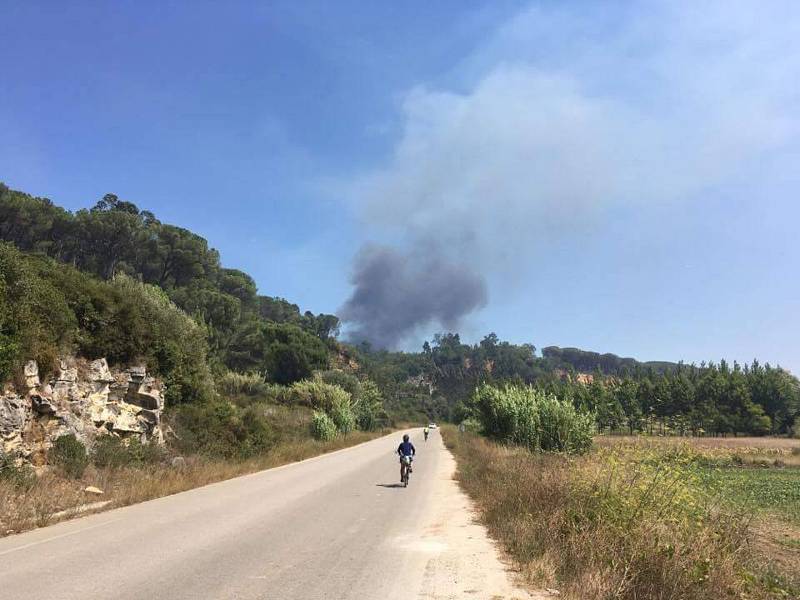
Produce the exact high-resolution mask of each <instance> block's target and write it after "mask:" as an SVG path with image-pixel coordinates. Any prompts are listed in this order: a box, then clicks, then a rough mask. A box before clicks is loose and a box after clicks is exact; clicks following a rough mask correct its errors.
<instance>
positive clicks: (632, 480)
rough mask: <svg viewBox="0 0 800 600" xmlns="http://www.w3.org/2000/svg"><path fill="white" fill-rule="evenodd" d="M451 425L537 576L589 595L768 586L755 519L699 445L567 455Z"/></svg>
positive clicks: (666, 596)
mask: <svg viewBox="0 0 800 600" xmlns="http://www.w3.org/2000/svg"><path fill="white" fill-rule="evenodd" d="M443 436H444V438H445V443H446V444H447V446H448V448H450V449H451V450H452V451H453V453H454V454H455V455H456V458H457V460H458V471H457V477H458V479H459V482H460V483H461V484H462V485H463V486H464V488H465V489H466V491H467V492H468V493H469V494H470V495H471V496H472V497H473V498H474V499H475V500H476V502H477V504H478V506H479V507H480V508H481V519H482V521H483V522H484V523H485V524H486V525H487V527H488V528H489V531H490V533H491V534H492V535H493V536H494V537H495V538H496V539H498V540H499V541H500V542H501V544H503V546H504V549H505V550H506V551H507V552H508V553H509V554H510V555H511V556H512V557H513V558H514V559H515V560H516V561H518V563H519V566H520V571H521V573H523V575H524V576H526V577H527V578H528V579H529V580H530V581H531V582H532V583H533V584H534V585H536V586H537V587H541V586H546V587H555V588H558V589H559V590H560V591H561V594H562V595H563V597H565V598H581V599H587V600H602V599H607V598H619V599H627V600H642V599H653V600H655V599H659V600H679V599H680V600H689V599H692V600H701V599H702V600H705V599H708V598H734V597H739V598H744V597H748V598H750V597H753V598H755V597H762V596H759V595H752V596H751V595H749V594H745V589H746V586H747V583H746V575H745V574H744V573H743V571H744V569H745V568H746V567H747V566H748V562H747V561H748V558H747V554H746V553H747V551H748V550H747V548H748V530H747V528H748V523H749V519H748V517H747V516H746V515H743V514H739V513H738V512H737V511H735V510H733V509H728V507H725V506H724V505H721V503H720V499H719V497H717V496H716V495H715V494H714V493H713V492H712V491H711V490H709V489H708V487H707V485H706V484H705V483H704V481H703V480H702V478H701V477H700V475H699V473H698V470H697V466H696V460H695V457H693V456H692V455H691V453H687V452H675V453H663V452H662V451H660V450H658V449H656V450H644V451H640V450H637V449H635V448H628V447H619V448H611V449H606V448H601V449H599V450H597V451H593V452H590V453H587V454H585V455H582V456H579V457H566V456H564V455H561V454H554V453H546V454H545V453H531V452H528V451H527V450H526V449H524V448H522V447H519V448H513V447H511V448H509V447H507V446H506V447H504V446H501V445H498V444H494V443H491V442H489V441H487V440H486V439H485V438H482V437H480V436H475V435H472V434H469V433H467V434H464V435H458V433H457V432H456V431H455V430H454V429H453V428H449V427H445V428H443ZM781 597H785V596H781Z"/></svg>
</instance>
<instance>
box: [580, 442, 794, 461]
mask: <svg viewBox="0 0 800 600" xmlns="http://www.w3.org/2000/svg"><path fill="white" fill-rule="evenodd" d="M595 444H596V445H598V446H600V447H617V446H620V445H623V446H635V447H644V448H676V447H683V446H689V447H691V448H692V449H694V450H695V451H697V452H698V453H701V454H704V455H705V456H707V457H709V458H715V457H716V458H726V457H728V458H734V457H735V459H736V462H738V463H740V464H749V465H757V466H768V465H775V466H786V467H800V439H793V438H784V437H726V438H722V437H652V436H627V435H626V436H611V435H602V436H597V437H596V438H595ZM776 462H777V465H776V464H775V463H776Z"/></svg>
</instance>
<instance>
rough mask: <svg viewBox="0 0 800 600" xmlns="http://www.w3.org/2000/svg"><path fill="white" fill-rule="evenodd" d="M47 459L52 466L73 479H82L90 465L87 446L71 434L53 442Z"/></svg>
mask: <svg viewBox="0 0 800 600" xmlns="http://www.w3.org/2000/svg"><path fill="white" fill-rule="evenodd" d="M47 458H48V462H49V463H50V464H52V465H54V466H56V467H58V468H59V469H60V470H61V471H62V472H63V473H64V475H66V476H67V477H70V478H72V479H80V478H81V477H82V476H83V472H84V471H85V470H86V467H87V466H88V464H89V457H88V455H87V454H86V446H84V445H83V443H81V441H80V440H78V438H76V437H75V436H74V435H73V434H71V433H70V434H67V435H62V436H61V437H59V438H57V439H56V441H55V442H53V447H52V448H50V452H49V453H48V456H47Z"/></svg>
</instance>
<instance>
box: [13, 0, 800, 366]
mask: <svg viewBox="0 0 800 600" xmlns="http://www.w3.org/2000/svg"><path fill="white" fill-rule="evenodd" d="M0 15H1V16H2V22H3V24H4V27H3V43H2V49H0V74H2V78H3V85H2V93H0V180H2V181H4V182H5V183H6V184H7V185H9V186H10V187H12V188H15V189H21V190H24V191H27V192H29V193H32V194H36V195H42V196H47V197H50V198H51V199H52V200H53V201H54V202H56V203H58V204H61V205H63V206H66V207H68V208H70V209H77V208H81V207H86V206H89V205H91V204H93V203H94V202H95V201H96V200H97V199H99V198H100V197H101V196H102V195H103V194H105V193H108V192H113V193H116V194H117V195H119V196H120V197H121V198H123V199H125V200H130V201H132V202H135V203H136V204H138V205H139V206H140V207H141V208H146V209H149V210H152V211H154V212H155V213H156V214H157V215H158V216H159V218H160V219H161V220H163V221H166V222H172V223H176V224H179V225H181V226H184V227H187V228H189V229H192V230H194V231H196V232H198V233H200V234H202V235H203V236H205V237H206V238H207V239H208V240H209V242H210V243H211V244H212V245H213V246H214V247H216V248H218V249H219V250H220V252H221V253H222V258H223V262H224V264H225V265H226V266H231V267H236V268H241V269H243V270H245V271H247V272H249V273H250V274H252V275H253V276H254V277H255V278H256V281H257V283H258V285H259V288H260V290H261V292H262V293H265V294H270V295H279V296H283V297H286V298H288V299H290V300H292V301H294V302H297V303H298V304H300V305H301V307H302V308H303V309H304V310H305V309H310V310H313V311H315V312H336V311H340V309H341V308H342V307H343V306H344V305H346V303H347V301H348V298H349V297H350V296H351V294H352V293H353V289H354V288H353V285H352V283H353V282H354V283H356V284H358V285H360V286H362V288H363V286H364V285H366V284H368V283H369V280H365V279H360V280H359V279H358V277H357V276H356V279H352V278H353V274H354V273H355V272H356V271H354V263H353V260H354V257H356V256H361V257H362V258H363V256H364V252H365V250H364V248H366V249H367V250H366V251H369V249H370V248H375V247H376V245H377V247H380V248H383V249H386V251H387V252H391V253H393V254H392V255H393V256H395V257H397V260H395V261H393V262H392V263H391V264H393V265H395V266H396V267H397V268H398V269H400V270H401V271H400V272H399V273H395V272H390V273H388V274H386V275H387V276H388V279H389V281H390V282H391V281H394V280H396V281H402V282H404V283H402V284H400V283H398V284H397V286H396V288H395V287H391V286H389V292H390V293H391V294H390V295H392V299H391V301H390V302H389V304H385V305H381V306H379V309H380V310H382V311H383V312H384V313H387V314H388V313H392V312H393V311H395V310H400V309H403V308H406V307H408V306H409V305H413V306H414V307H416V306H417V305H416V304H415V302H416V300H413V301H412V299H418V298H419V295H420V291H422V292H425V290H428V289H429V290H434V291H435V293H436V295H437V296H438V297H440V298H448V302H447V304H448V305H449V303H450V301H449V296H448V295H447V294H448V290H450V292H451V293H452V290H459V289H462V288H459V287H456V286H453V287H450V286H449V285H445V286H444V288H446V289H442V287H443V286H441V285H439V286H437V285H435V284H434V283H433V282H430V281H428V280H426V278H425V274H426V273H447V274H449V275H453V274H455V275H459V276H460V275H463V274H466V273H468V274H469V276H470V277H473V278H474V281H477V282H478V283H480V284H483V285H485V291H486V294H485V296H480V295H478V296H476V298H475V300H474V302H471V303H470V302H466V303H465V304H464V305H463V306H460V307H459V310H458V311H457V312H458V314H455V315H448V314H445V313H446V312H447V310H446V308H447V307H445V308H443V307H441V306H434V307H430V306H428V307H421V308H420V310H421V311H422V313H421V314H422V315H423V318H422V321H423V322H418V323H412V326H411V328H410V329H407V330H404V331H403V332H402V339H401V341H400V342H399V343H400V344H401V345H402V346H404V347H408V348H416V347H418V346H419V344H420V343H421V340H422V339H423V338H424V337H425V336H427V335H430V334H431V333H432V332H434V331H437V330H439V329H441V328H442V327H443V325H442V321H443V322H445V325H452V324H453V323H456V324H457V325H458V327H459V329H460V330H461V331H462V334H463V336H464V337H465V338H466V339H468V340H477V339H479V338H480V337H481V336H482V335H483V334H485V333H487V332H489V331H495V332H496V333H497V334H498V335H499V336H500V337H501V338H504V339H509V340H511V341H515V342H532V343H534V344H535V345H536V346H537V347H542V346H546V345H551V344H556V345H562V346H579V347H583V348H586V349H593V350H597V351H601V352H606V351H608V352H615V353H617V354H621V355H626V356H634V357H636V358H640V359H645V360H651V359H665V360H678V359H685V360H687V361H700V360H703V359H706V360H707V359H714V360H718V359H719V358H721V357H727V358H729V359H738V360H740V361H749V360H751V359H752V358H753V357H758V358H759V359H760V360H762V361H769V362H772V363H773V364H774V363H780V364H782V365H784V366H786V367H788V368H790V369H792V370H793V371H795V372H800V344H798V340H800V317H798V314H797V311H798V307H799V306H800V302H799V301H798V299H799V298H800V277H798V262H799V259H800V245H799V244H798V222H800V201H799V200H798V191H799V190H800V168H799V167H800V137H798V133H800V87H798V84H797V82H798V81H800V6H798V5H797V3H796V2H794V1H787V2H769V1H767V2H755V1H752V2H737V1H731V0H725V1H719V2H707V3H706V2H703V3H698V2H685V3H681V2H673V1H670V2H657V1H652V2H638V3H629V2H618V3H615V2H578V1H575V2H567V1H556V0H551V1H540V2H517V1H498V0H494V1H492V2H485V3H479V2H469V1H465V0H453V1H437V2H422V1H405V2H396V1H384V2H350V1H341V0H337V1H336V2H327V1H325V2H300V1H297V0H293V1H287V2H278V1H273V2H256V1H253V2H224V3H222V2H200V1H192V2H189V1H186V2H147V1H143V0H136V1H130V2H80V1H75V2H57V1H55V0H53V1H50V2H37V1H32V0H24V1H23V0H19V1H11V0H0ZM365 244H366V246H365ZM431 256H435V257H436V262H435V265H436V266H435V267H430V265H431V264H432V263H431V260H432V259H431ZM357 264H359V263H356V265H357ZM398 265H399V266H398ZM409 265H410V266H409ZM442 265H444V267H442ZM455 275H454V276H455ZM429 284H430V287H426V286H428V285H429ZM412 288H413V289H412ZM356 289H359V288H358V287H357V288H356ZM361 291H362V292H364V293H365V296H364V297H371V296H370V294H369V292H370V291H371V290H369V289H366V290H365V289H361ZM423 295H424V294H423ZM382 301H384V302H385V301H386V299H385V298H383V300H382ZM426 310H427V311H428V312H425V311H426ZM426 315H427V316H426ZM428 316H429V317H430V319H431V320H430V321H427V322H426V319H427V318H428Z"/></svg>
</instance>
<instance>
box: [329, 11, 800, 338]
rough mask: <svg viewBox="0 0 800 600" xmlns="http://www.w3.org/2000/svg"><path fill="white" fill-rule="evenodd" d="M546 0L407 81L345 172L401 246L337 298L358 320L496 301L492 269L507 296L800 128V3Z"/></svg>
mask: <svg viewBox="0 0 800 600" xmlns="http://www.w3.org/2000/svg"><path fill="white" fill-rule="evenodd" d="M540 4H541V3H536V4H533V5H531V7H530V8H528V9H526V10H523V11H522V12H520V13H519V14H518V15H517V16H516V17H515V18H513V19H512V20H511V21H510V22H508V23H506V24H505V25H504V26H503V27H501V28H500V30H499V31H498V32H497V33H496V35H495V36H494V37H493V38H492V39H491V40H489V41H488V42H487V44H486V45H485V47H484V48H482V49H478V50H477V51H476V54H475V55H474V56H471V57H467V60H466V61H465V64H464V69H465V73H464V77H465V80H466V84H465V85H461V86H459V87H458V89H448V88H441V87H430V86H425V85H420V86H417V87H414V88H413V89H411V90H409V91H408V93H407V94H405V96H404V97H403V100H402V104H401V106H400V112H399V124H400V129H399V132H400V133H399V135H398V137H397V139H396V141H395V143H394V146H393V150H392V153H391V156H390V157H388V158H387V160H385V161H384V162H383V163H382V164H381V165H380V166H378V167H377V168H375V169H372V170H371V171H369V172H367V173H363V174H361V175H360V176H358V177H357V178H356V179H355V180H351V181H348V182H347V190H346V192H345V193H346V195H347V196H348V197H349V198H350V199H351V202H352V203H353V204H354V209H355V212H356V213H357V214H359V215H360V217H361V218H362V220H363V222H364V225H365V229H368V230H369V231H370V234H371V236H373V239H375V238H377V239H381V240H391V246H392V248H395V249H390V248H387V247H379V246H368V247H366V248H364V249H363V251H362V252H361V253H360V254H359V255H358V257H357V259H356V261H355V268H354V274H353V280H352V283H353V285H354V286H355V289H354V291H353V294H352V296H351V297H350V299H349V300H348V301H347V302H346V304H345V305H344V307H343V309H342V310H341V311H340V313H339V314H340V315H341V316H342V317H343V319H344V320H345V322H346V324H347V326H348V329H349V330H350V331H352V332H353V335H354V336H355V337H357V338H361V339H368V340H370V341H372V342H374V343H376V344H378V345H381V346H396V345H397V344H398V343H399V342H402V341H403V340H404V339H405V338H407V337H410V336H411V335H412V334H413V333H414V332H417V331H420V332H421V331H422V329H423V328H424V327H426V326H427V331H426V333H429V332H430V331H431V330H432V329H433V327H432V326H434V325H440V326H442V327H444V328H451V327H453V326H455V325H456V324H457V323H459V321H461V320H462V319H463V318H464V317H465V316H467V315H469V314H470V313H471V312H473V311H475V310H477V309H479V308H481V307H482V306H484V305H485V304H486V301H487V292H486V289H487V284H486V283H485V281H487V280H488V281H489V282H490V283H491V288H492V290H493V296H494V297H496V298H498V299H501V298H502V299H507V298H509V297H511V295H513V293H515V290H514V289H513V286H514V285H516V283H515V282H519V281H530V280H531V279H533V278H535V276H536V270H535V269H536V266H537V264H538V265H541V264H542V262H543V261H545V260H550V261H552V260H554V258H553V257H554V256H556V253H557V252H558V251H559V249H563V248H574V247H578V246H580V245H581V243H582V238H584V237H586V234H587V233H588V234H589V235H591V234H592V233H593V232H597V231H603V230H604V228H606V227H607V226H608V225H609V224H610V223H613V221H614V218H615V215H621V214H632V213H635V212H639V213H641V214H647V213H648V211H650V209H651V207H655V206H675V208H676V212H678V213H679V212H680V211H683V210H695V211H698V210H703V205H704V204H705V202H706V201H705V198H706V196H707V195H708V192H709V190H713V189H716V188H719V187H720V186H721V187H722V188H724V187H725V186H726V185H727V186H730V185H744V184H746V183H747V182H748V180H751V179H754V178H757V177H763V175H762V174H761V173H762V171H763V168H762V165H763V164H765V163H764V160H765V157H769V156H772V155H773V154H774V153H775V152H776V151H779V150H781V149H783V148H788V147H795V144H796V140H797V139H800V138H799V137H798V135H800V118H799V117H798V115H799V114H800V113H799V112H798V110H797V97H798V96H797V93H796V85H794V83H793V82H794V81H796V80H797V78H798V76H800V53H798V52H797V39H798V35H797V30H798V28H797V25H796V23H797V18H796V8H795V6H796V4H795V3H792V2H788V1H777V2H768V3H752V2H745V1H741V2H740V1H729V0H724V1H723V0H719V1H717V2H709V3H704V4H703V7H702V9H700V8H697V4H696V3H691V2H685V3H681V2H677V3H675V2H666V1H665V2H655V3H647V4H646V5H643V6H642V7H641V8H637V9H631V10H626V11H625V13H624V15H621V16H620V21H619V23H617V22H616V21H615V25H614V27H613V28H605V27H604V26H602V23H604V21H603V15H602V12H603V11H600V12H594V11H587V10H586V8H585V7H584V6H583V5H581V6H580V7H579V8H575V9H571V8H569V7H566V6H565V7H562V5H561V4H558V3H556V4H553V8H549V9H545V8H541V7H540ZM623 17H624V18H623ZM598 19H599V20H598ZM598 23H600V25H598ZM606 29H608V31H605V30H606ZM589 32H591V35H589ZM712 42H713V43H712ZM710 218H713V217H712V216H711V215H710ZM641 220H642V221H643V222H646V221H647V220H646V219H645V218H644V217H642V219H641ZM659 226H660V223H658V222H657V221H656V220H655V219H654V220H653V225H652V227H653V228H654V230H657V228H658V227H659ZM637 235H640V236H643V237H644V236H647V235H648V234H647V232H644V231H640V232H637V231H633V232H631V244H632V245H634V244H636V243H637V241H636V240H637V238H636V236H637ZM465 256H468V257H469V260H468V261H467V260H465V259H464V258H463V257H465ZM548 256H549V257H550V258H549V259H548V258H547V257H548Z"/></svg>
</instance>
